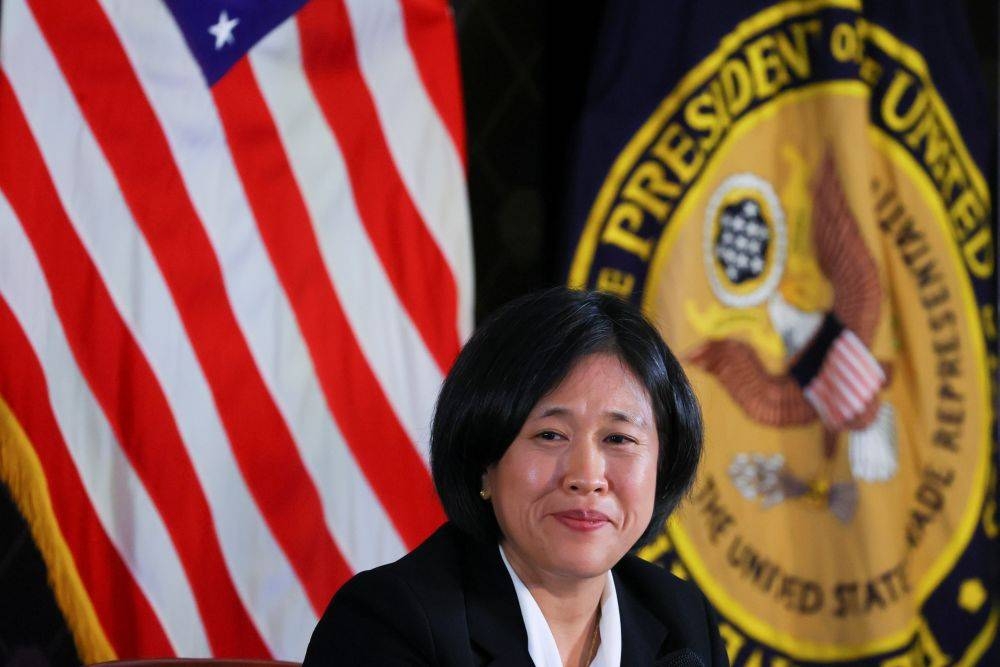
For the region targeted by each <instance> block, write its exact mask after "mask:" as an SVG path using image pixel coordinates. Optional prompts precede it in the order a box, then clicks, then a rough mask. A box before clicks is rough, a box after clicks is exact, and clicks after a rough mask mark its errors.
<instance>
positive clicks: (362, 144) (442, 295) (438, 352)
mask: <svg viewBox="0 0 1000 667" xmlns="http://www.w3.org/2000/svg"><path fill="white" fill-rule="evenodd" d="M298 25H299V28H300V33H301V37H302V60H303V64H304V68H305V72H306V77H307V78H308V80H309V85H310V86H311V88H312V90H313V93H314V94H315V95H316V99H317V101H318V102H319V106H320V108H321V109H322V111H323V115H324V117H325V118H326V121H327V123H329V125H330V128H331V129H332V130H333V132H334V134H335V135H336V137H337V143H338V145H339V146H340V150H341V151H342V152H343V155H344V161H345V162H346V164H347V170H348V175H349V179H350V182H351V189H352V190H353V192H354V199H355V201H356V202H357V206H358V211H359V213H360V215H361V219H362V220H363V221H364V224H365V228H366V229H367V231H368V236H369V238H371V240H372V244H373V245H374V246H375V250H376V252H377V253H378V255H379V258H380V259H381V261H382V266H383V267H384V268H385V272H386V274H387V275H388V276H389V280H390V281H391V282H392V285H393V288H394V290H395V291H396V293H397V294H398V295H399V297H400V301H402V303H403V306H404V307H405V308H406V311H407V312H408V313H409V315H410V319H412V320H413V323H414V324H415V325H416V327H417V330H418V331H419V332H420V335H421V337H422V338H423V340H424V342H425V343H426V345H427V349H428V350H430V352H431V354H432V355H433V357H434V359H435V360H436V361H437V363H438V366H439V367H440V368H441V370H442V372H447V370H448V369H449V368H450V367H451V364H452V362H453V361H454V360H455V356H456V355H457V354H458V349H459V341H458V332H457V330H456V328H455V321H456V319H457V313H458V306H457V299H458V296H457V287H456V283H455V277H454V276H453V275H452V274H451V271H450V269H449V267H448V263H447V261H446V260H445V257H444V255H443V254H442V252H441V249H440V248H439V247H438V246H437V243H436V242H435V241H434V239H433V238H432V237H431V235H430V232H429V231H428V230H427V227H426V226H424V223H423V220H421V219H420V215H419V214H418V213H417V209H416V207H415V206H414V204H413V200H412V199H411V198H410V195H409V193H408V192H407V190H406V186H405V185H404V184H403V181H402V179H401V178H400V176H399V173H398V172H397V171H396V167H395V164H394V162H393V159H392V154H391V152H390V151H389V147H388V145H387V144H386V139H385V136H384V135H383V133H382V128H381V125H380V123H379V119H378V114H377V112H376V110H375V102H374V100H373V99H372V96H371V93H370V92H369V90H368V88H367V86H366V85H365V82H364V79H363V77H362V75H361V70H360V66H359V64H358V58H357V52H356V51H355V44H354V36H353V34H352V33H351V28H350V22H349V17H348V15H347V11H346V9H345V8H344V5H343V3H342V2H340V1H337V2H311V3H308V4H306V5H305V7H303V8H302V11H301V12H299V15H298ZM426 285H436V286H437V288H438V291H437V293H436V294H432V293H431V291H430V290H428V289H426V288H425V286H426Z"/></svg>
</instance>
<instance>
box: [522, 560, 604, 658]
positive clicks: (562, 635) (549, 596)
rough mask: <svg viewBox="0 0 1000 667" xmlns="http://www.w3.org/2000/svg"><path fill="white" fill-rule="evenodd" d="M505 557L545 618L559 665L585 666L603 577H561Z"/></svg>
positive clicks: (591, 647) (592, 644)
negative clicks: (557, 653) (555, 648)
mask: <svg viewBox="0 0 1000 667" xmlns="http://www.w3.org/2000/svg"><path fill="white" fill-rule="evenodd" d="M505 554H506V556H507V560H508V561H509V562H510V566H511V567H512V568H513V569H514V572H516V573H517V576H518V578H520V579H521V581H522V582H523V583H524V585H525V587H526V588H527V589H528V591H529V592H530V593H531V597H533V598H534V599H535V602H536V603H537V604H538V608H539V609H540V610H541V612H542V615H543V616H544V617H545V621H546V622H547V623H548V625H549V630H550V631H551V632H552V637H553V638H554V639H555V640H556V647H557V648H558V649H559V657H560V658H561V659H562V663H563V665H566V666H567V667H577V665H580V664H589V663H590V660H592V659H593V657H594V656H593V652H594V651H595V650H596V646H597V641H595V639H597V635H596V633H597V626H598V622H599V619H600V606H601V594H602V593H603V592H604V586H605V584H606V578H607V573H602V574H599V575H596V576H593V577H587V578H579V577H570V576H562V575H558V574H552V573H548V572H542V571H539V570H537V569H536V568H531V567H527V566H526V565H525V563H523V562H520V559H519V558H518V555H517V554H515V553H511V551H508V550H505ZM598 641H599V640H598ZM584 661H586V662H584Z"/></svg>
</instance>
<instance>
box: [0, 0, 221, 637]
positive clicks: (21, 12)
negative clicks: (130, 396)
mask: <svg viewBox="0 0 1000 667" xmlns="http://www.w3.org/2000/svg"><path fill="white" fill-rule="evenodd" d="M4 12H5V14H4V27H5V30H4V35H3V38H4V52H3V58H4V62H5V64H8V63H10V60H9V59H8V58H9V56H10V55H11V53H10V51H20V50H21V47H23V46H24V45H25V41H28V42H30V41H33V40H31V39H30V38H28V39H26V40H25V39H18V38H13V39H10V40H9V41H8V40H7V38H8V37H10V36H11V34H12V33H13V34H18V33H20V34H21V35H29V34H31V33H35V32H36V31H37V26H34V25H33V24H34V21H33V20H32V19H31V18H30V17H29V16H28V13H27V8H26V7H24V5H23V3H22V2H21V0H12V1H11V2H8V3H6V4H5V5H4ZM11 26H14V27H11ZM7 28H10V30H9V31H8V30H7ZM32 36H33V35H32ZM25 55H26V56H27V55H30V51H27V52H26V53H25ZM0 294H2V295H3V298H4V299H5V300H6V301H7V304H8V305H9V306H10V309H11V311H12V312H13V313H14V317H16V318H17V320H18V322H19V323H20V325H21V327H22V328H23V329H24V332H25V335H26V336H27V337H28V340H29V341H30V343H31V347H32V348H33V349H34V351H35V354H36V355H37V357H38V360H39V362H40V363H41V365H42V369H43V371H44V373H45V378H46V384H47V386H48V393H49V399H50V401H51V404H52V410H53V412H54V414H55V418H56V421H57V423H58V424H59V430H60V432H61V433H62V436H63V439H64V440H65V442H66V447H67V448H68V450H69V455H70V456H71V457H72V459H73V461H74V463H75V464H76V467H77V470H78V471H79V473H80V478H81V480H82V482H83V486H84V488H85V489H86V491H87V495H88V497H89V498H90V502H91V503H93V506H94V510H95V511H96V513H97V516H98V519H99V520H100V522H101V525H102V526H103V528H104V531H105V532H106V533H107V535H108V538H109V539H110V540H111V542H112V544H114V545H115V548H116V549H117V550H118V552H119V553H120V554H121V557H122V560H123V561H124V562H125V565H126V567H128V569H129V572H131V574H132V577H133V578H134V579H135V582H136V584H137V586H138V587H139V589H140V590H141V591H142V593H143V595H144V596H145V597H146V599H147V600H148V601H149V604H150V606H151V607H152V609H153V611H154V613H155V614H156V616H157V618H159V620H160V623H161V624H162V625H163V630H164V632H165V633H166V635H167V638H168V640H169V641H170V644H171V646H172V647H173V649H174V651H175V652H176V653H177V654H178V655H209V654H210V649H209V645H208V639H207V638H206V636H205V628H204V626H203V625H202V621H201V615H200V614H199V612H198V607H197V605H196V604H195V600H194V595H193V593H192V591H191V588H190V586H189V585H188V581H187V577H186V575H185V573H184V569H183V567H182V565H181V562H180V558H179V557H178V555H177V551H176V550H175V549H174V545H173V543H172V542H171V539H170V535H169V534H168V532H167V529H166V526H165V525H164V524H163V520H162V518H161V517H160V515H159V513H158V512H157V510H156V508H155V506H154V505H153V501H152V500H151V499H150V497H149V495H148V493H147V492H146V489H145V487H144V486H143V484H142V481H141V480H140V479H139V477H138V475H137V474H136V472H135V470H134V469H133V468H132V466H131V464H130V463H129V461H128V459H127V458H126V456H125V455H124V453H123V452H122V451H121V448H120V447H119V444H118V442H117V440H116V439H115V436H114V433H113V431H112V429H111V426H110V425H109V424H108V422H107V420H106V418H105V415H104V413H103V412H102V411H101V408H100V406H99V405H98V403H97V401H96V399H95V398H94V396H93V394H92V393H91V391H90V387H89V386H88V385H87V381H86V380H85V379H84V377H83V376H82V374H81V373H80V370H79V368H78V367H77V365H76V360H75V359H74V357H73V354H72V352H71V351H70V349H69V343H68V342H67V340H66V336H65V333H64V331H63V328H62V326H61V324H60V322H59V319H58V316H57V314H56V310H55V306H54V305H53V303H52V295H51V293H50V292H49V289H48V285H47V284H46V282H45V277H44V275H43V273H42V269H41V267H40V266H39V264H38V259H37V257H36V256H35V252H34V249H33V248H32V247H31V244H30V243H29V241H28V239H27V237H26V236H25V234H24V230H23V229H22V228H21V224H20V221H19V220H18V219H17V218H16V216H15V214H14V211H13V210H12V209H11V208H10V204H9V202H8V201H7V199H6V197H4V196H3V195H2V194H0Z"/></svg>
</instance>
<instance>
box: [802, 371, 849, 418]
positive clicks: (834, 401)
mask: <svg viewBox="0 0 1000 667" xmlns="http://www.w3.org/2000/svg"><path fill="white" fill-rule="evenodd" d="M810 386H811V387H812V388H813V390H814V391H815V392H816V395H817V396H818V397H819V398H820V400H822V401H823V406H824V407H825V408H826V411H827V414H828V415H829V416H830V418H831V419H832V420H833V422H832V423H831V424H830V426H833V427H834V428H840V427H841V426H842V425H843V424H844V421H846V420H847V419H848V415H847V414H845V412H844V407H843V406H842V405H841V401H840V400H839V398H838V396H837V391H836V389H835V388H834V387H832V386H831V385H830V382H829V380H828V378H827V376H826V375H825V374H824V373H820V374H819V375H818V376H816V379H815V380H813V383H812V385H810Z"/></svg>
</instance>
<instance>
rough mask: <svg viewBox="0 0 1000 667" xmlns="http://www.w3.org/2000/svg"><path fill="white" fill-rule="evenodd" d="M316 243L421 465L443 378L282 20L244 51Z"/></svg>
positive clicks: (289, 25)
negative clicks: (368, 227)
mask: <svg viewBox="0 0 1000 667" xmlns="http://www.w3.org/2000/svg"><path fill="white" fill-rule="evenodd" d="M250 63H251V66H252V67H253V71H254V75H255V77H256V79H257V82H258V84H259V85H260V88H261V92H262V94H263V95H264V98H265V99H266V100H267V104H268V107H269V108H270V109H271V113H272V114H273V116H274V120H275V124H276V126H277V128H278V132H279V134H280V136H281V140H282V143H283V144H284V147H285V152H286V153H287V155H288V158H289V162H290V164H291V167H292V171H293V173H294V175H295V179H296V181H297V182H298V185H299V189H300V190H301V191H302V194H303V198H304V200H305V203H306V208H307V209H308V211H309V216H310V218H311V220H312V223H313V229H314V230H315V232H316V236H317V239H318V240H319V247H320V253H321V254H322V257H323V262H324V264H325V265H326V269H327V271H328V272H329V274H330V275H331V277H332V278H333V286H334V289H335V290H336V292H337V296H338V298H339V299H340V304H341V305H342V306H343V308H344V313H345V314H346V315H347V318H348V321H349V322H350V324H351V328H352V329H354V331H355V334H356V338H357V341H358V344H359V345H360V346H361V349H362V350H363V352H364V354H365V358H366V359H367V360H368V364H369V366H370V367H371V368H372V370H373V371H374V373H375V377H376V378H378V380H379V384H380V385H381V386H382V389H383V390H384V391H385V394H386V396H387V397H388V399H389V402H390V403H391V404H392V407H393V409H394V410H395V412H396V415H397V416H398V417H399V420H400V423H401V424H402V426H403V428H404V430H405V431H406V433H407V435H408V436H409V438H410V439H411V442H413V443H414V445H416V446H417V448H418V450H419V452H420V455H421V458H423V460H424V462H425V463H426V462H427V461H428V460H429V453H428V449H427V443H428V439H429V432H430V419H431V415H432V414H433V410H434V401H435V400H436V399H437V394H438V390H439V389H440V385H441V381H442V376H441V372H440V371H439V370H438V367H437V364H436V362H435V361H434V359H433V358H432V357H431V355H430V353H429V352H428V350H427V348H426V347H424V344H423V341H422V340H421V338H420V335H419V333H418V332H417V329H416V327H415V326H414V324H413V322H412V321H411V320H410V318H409V316H408V315H407V314H406V312H405V310H404V309H403V307H402V304H400V302H399V298H398V296H397V295H396V293H395V291H394V290H393V288H392V285H391V284H390V282H389V279H388V277H387V276H386V274H385V272H384V270H383V268H382V265H381V264H380V262H379V259H378V256H377V254H376V252H375V249H374V248H373V247H372V244H371V241H370V239H369V238H368V236H367V233H366V232H365V229H364V225H363V223H362V221H361V218H360V215H359V213H358V209H357V205H356V203H355V201H354V196H353V193H352V192H351V190H350V185H349V184H350V177H349V175H348V172H347V167H346V165H345V163H344V157H343V155H342V154H341V152H340V148H339V146H338V145H337V142H336V138H335V137H334V135H333V132H332V131H331V129H330V128H329V126H328V125H327V124H326V121H325V119H324V117H323V113H322V111H321V110H320V108H319V105H318V103H317V101H316V99H315V97H314V96H313V94H312V90H311V88H310V86H309V83H308V81H307V79H306V75H305V72H304V69H303V67H302V58H301V51H300V48H299V37H298V30H297V28H296V25H295V23H294V20H289V21H286V22H285V23H283V24H282V25H280V26H279V27H278V28H276V29H275V30H273V31H272V32H271V34H269V35H268V36H267V37H265V38H264V39H263V40H261V42H260V43H259V44H258V45H257V46H255V47H254V48H253V50H252V51H251V52H250Z"/></svg>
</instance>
